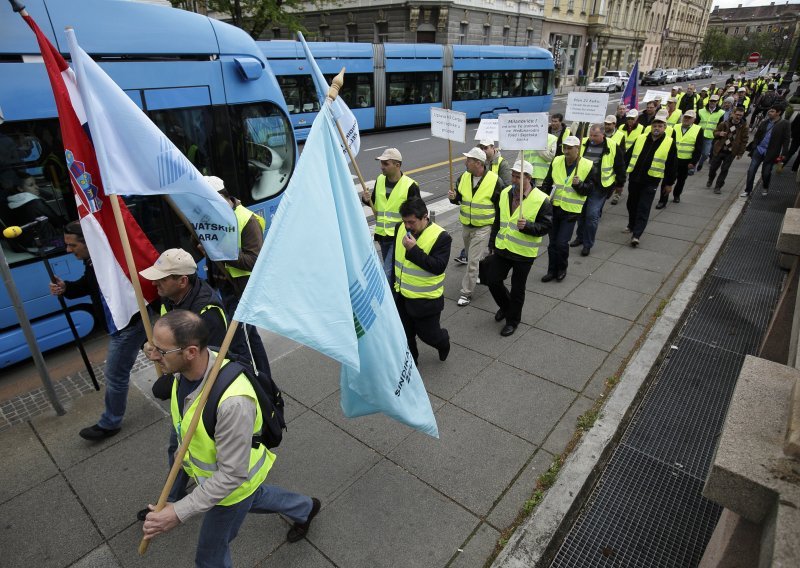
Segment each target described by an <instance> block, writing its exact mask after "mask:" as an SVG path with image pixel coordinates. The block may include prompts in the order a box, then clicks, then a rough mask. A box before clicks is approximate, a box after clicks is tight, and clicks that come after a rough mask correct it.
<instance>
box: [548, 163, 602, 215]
mask: <svg viewBox="0 0 800 568" xmlns="http://www.w3.org/2000/svg"><path fill="white" fill-rule="evenodd" d="M593 166H594V164H593V163H592V161H591V160H589V159H588V158H578V163H577V165H576V166H575V167H574V168H573V169H572V173H571V174H570V175H569V176H567V165H566V158H564V156H563V155H561V156H557V157H556V158H554V159H553V165H552V166H551V176H552V178H553V189H554V191H553V207H561V209H563V210H564V211H567V212H568V213H580V212H581V209H583V204H584V202H585V201H586V196H585V195H579V194H578V193H577V192H576V191H575V190H574V189H573V188H572V179H573V178H574V177H575V175H576V174H577V176H578V179H579V180H581V181H582V182H583V181H586V178H587V177H588V176H589V173H591V171H592V167H593ZM562 180H563V181H562Z"/></svg>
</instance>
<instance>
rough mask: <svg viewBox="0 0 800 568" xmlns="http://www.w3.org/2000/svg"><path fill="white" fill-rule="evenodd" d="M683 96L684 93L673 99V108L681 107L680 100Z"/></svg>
mask: <svg viewBox="0 0 800 568" xmlns="http://www.w3.org/2000/svg"><path fill="white" fill-rule="evenodd" d="M685 94H686V93H678V96H676V97H675V99H676V100H675V106H676V107H679V106H681V99H682V98H683V95H685Z"/></svg>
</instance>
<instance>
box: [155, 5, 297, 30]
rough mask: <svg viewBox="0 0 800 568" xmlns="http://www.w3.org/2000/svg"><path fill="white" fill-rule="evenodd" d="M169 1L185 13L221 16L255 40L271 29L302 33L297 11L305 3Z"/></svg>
mask: <svg viewBox="0 0 800 568" xmlns="http://www.w3.org/2000/svg"><path fill="white" fill-rule="evenodd" d="M170 1H171V2H172V5H173V6H175V7H178V8H183V9H185V10H191V11H194V12H204V11H205V10H207V12H208V13H209V14H214V13H218V14H224V15H225V16H228V17H229V18H230V23H231V24H233V25H234V26H236V27H239V28H242V29H243V30H244V31H246V32H247V33H248V34H250V36H251V37H252V38H253V39H259V38H260V37H261V36H262V34H263V33H264V32H265V31H267V30H272V29H275V28H279V29H281V30H282V31H284V30H285V31H287V32H296V31H305V28H304V27H303V25H302V23H301V18H302V12H301V11H300V10H301V9H302V8H303V7H304V6H306V5H307V4H308V3H307V2H304V1H302V0H188V1H187V0H170ZM287 10H288V11H287ZM226 19H227V18H226Z"/></svg>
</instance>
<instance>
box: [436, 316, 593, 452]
mask: <svg viewBox="0 0 800 568" xmlns="http://www.w3.org/2000/svg"><path fill="white" fill-rule="evenodd" d="M533 331H536V330H533ZM540 333H541V332H540ZM563 341H566V340H563ZM519 346H523V344H522V343H520V344H519ZM543 351H544V349H543ZM599 353H602V351H600V352H599ZM588 377H589V374H587V375H586V377H585V378H584V379H583V382H586V380H588ZM574 398H575V393H574V392H572V391H570V390H569V389H566V388H564V387H562V386H559V385H556V384H553V383H551V382H548V381H545V380H544V379H541V378H539V377H537V376H535V375H532V374H530V373H528V372H525V371H522V370H520V369H517V368H514V367H510V366H508V365H505V364H503V363H499V362H495V363H492V365H490V366H489V368H487V369H486V370H484V371H483V372H482V373H481V374H480V375H479V376H478V378H476V379H475V380H474V381H472V382H471V383H470V384H469V385H467V386H466V387H465V388H464V390H462V391H461V392H460V393H458V395H457V396H456V397H455V398H454V399H453V401H452V404H454V405H456V406H458V407H459V408H463V409H464V410H467V411H468V412H470V413H472V414H475V415H476V416H479V417H480V418H483V419H484V420H486V421H487V422H490V423H492V424H496V425H497V426H499V427H501V428H503V429H504V430H506V431H508V432H511V433H512V434H516V435H517V436H519V437H520V438H523V439H525V440H527V441H529V442H531V443H532V444H536V445H538V444H540V443H541V442H542V440H544V439H545V437H546V436H547V433H548V432H550V429H551V428H552V427H553V425H554V424H555V423H556V422H558V420H559V418H560V417H561V415H562V414H563V413H564V411H565V410H566V409H567V408H568V407H569V405H570V403H571V402H572V400H573V399H574Z"/></svg>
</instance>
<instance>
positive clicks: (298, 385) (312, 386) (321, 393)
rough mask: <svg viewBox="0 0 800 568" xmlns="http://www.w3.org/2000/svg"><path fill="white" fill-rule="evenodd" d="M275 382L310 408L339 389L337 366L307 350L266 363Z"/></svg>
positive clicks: (294, 352) (297, 351) (299, 350)
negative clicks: (268, 364)
mask: <svg viewBox="0 0 800 568" xmlns="http://www.w3.org/2000/svg"><path fill="white" fill-rule="evenodd" d="M270 368H271V371H272V376H273V378H274V379H275V382H276V383H277V384H278V385H279V386H280V387H281V390H282V391H284V392H285V393H286V394H288V395H289V396H291V397H292V398H293V399H295V400H296V401H298V402H299V403H300V404H302V405H304V406H307V407H309V408H311V407H312V406H314V405H315V404H317V403H318V402H319V401H321V400H323V399H324V398H326V397H327V396H328V395H330V394H331V393H333V392H335V391H337V390H338V389H339V363H338V361H334V360H333V359H331V358H329V357H326V356H325V355H322V354H321V353H319V352H318V351H315V350H314V349H311V348H309V347H301V348H300V349H296V350H294V351H292V352H291V353H290V354H288V355H286V356H284V357H281V358H279V359H277V360H276V361H274V362H273V361H270Z"/></svg>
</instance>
